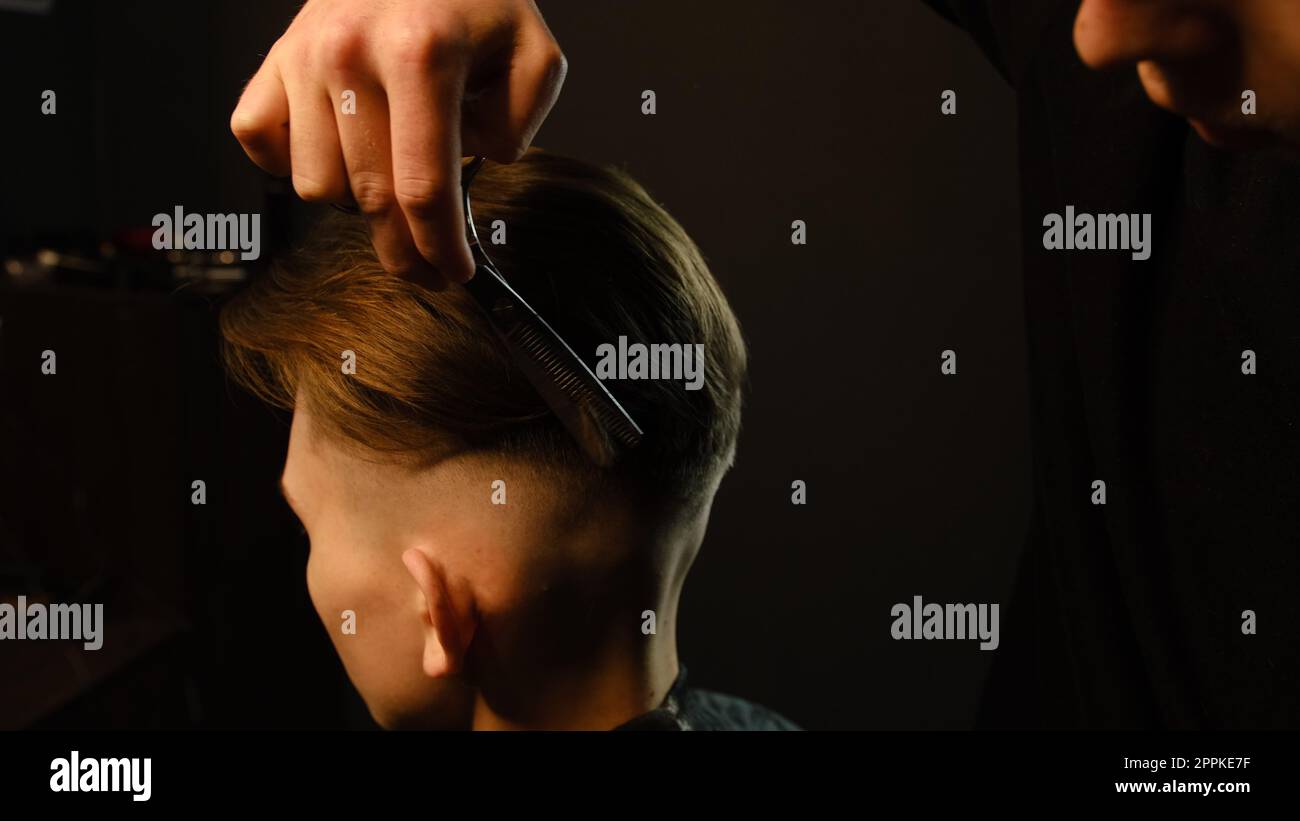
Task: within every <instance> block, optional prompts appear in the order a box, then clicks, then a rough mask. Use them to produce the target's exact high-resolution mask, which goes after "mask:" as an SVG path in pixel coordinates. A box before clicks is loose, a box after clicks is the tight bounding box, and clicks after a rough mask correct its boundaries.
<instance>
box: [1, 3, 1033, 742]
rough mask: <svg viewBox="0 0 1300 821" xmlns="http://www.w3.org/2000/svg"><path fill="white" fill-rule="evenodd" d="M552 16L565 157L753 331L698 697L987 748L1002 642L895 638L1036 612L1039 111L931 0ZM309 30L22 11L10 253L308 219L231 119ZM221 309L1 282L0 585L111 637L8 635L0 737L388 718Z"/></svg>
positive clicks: (557, 143) (694, 590) (174, 13)
mask: <svg viewBox="0 0 1300 821" xmlns="http://www.w3.org/2000/svg"><path fill="white" fill-rule="evenodd" d="M539 5H540V6H541V8H542V11H543V13H544V15H545V17H546V19H547V21H548V23H549V25H550V26H551V28H552V30H553V31H554V33H555V35H556V38H557V39H558V41H559V42H560V44H561V46H562V48H563V49H564V51H565V53H566V55H567V57H568V59H569V63H570V72H569V76H568V79H567V81H566V84H565V87H564V91H563V93H562V95H561V97H560V100H559V102H558V103H557V105H556V107H555V109H554V110H553V112H552V114H551V116H550V118H549V119H548V120H547V122H546V124H545V126H543V128H542V130H541V132H540V134H539V135H538V137H537V140H536V144H538V145H541V146H543V147H546V148H548V149H551V150H555V151H561V152H564V153H568V154H572V155H575V156H579V157H582V158H585V159H588V160H593V161H603V162H608V163H614V164H617V165H619V166H622V167H624V168H626V169H627V170H628V171H630V172H631V173H632V174H633V176H635V177H636V178H637V179H639V180H640V181H641V182H642V183H643V184H644V185H645V186H646V187H647V188H648V189H649V190H650V191H651V193H652V194H653V195H655V197H656V198H657V199H659V200H660V201H661V202H663V203H664V204H665V206H666V207H667V208H668V210H669V211H670V212H672V213H673V214H674V215H675V216H676V217H677V218H678V220H680V221H681V223H682V224H683V225H684V226H685V227H686V229H687V230H688V231H689V232H690V233H691V235H692V236H693V237H694V238H695V240H696V241H697V242H698V243H699V245H700V247H701V248H702V249H703V250H704V253H705V255H706V257H707V258H708V260H709V262H710V265H711V267H712V269H713V271H714V273H715V274H716V276H717V277H718V279H719V280H720V281H721V282H722V285H723V287H724V289H725V291H726V292H727V294H728V296H729V298H730V299H731V302H732V305H733V306H734V308H735V310H736V312H737V314H738V316H739V317H740V321H741V324H742V326H743V328H744V331H745V334H746V336H747V338H748V340H749V344H750V346H751V368H752V371H751V381H752V390H751V393H750V396H749V399H748V406H747V410H746V414H745V429H744V432H743V434H742V439H741V443H740V454H739V459H738V462H737V466H736V469H735V470H734V471H733V473H732V474H731V475H730V477H729V478H728V479H727V480H726V481H725V482H724V483H723V486H722V489H721V491H720V493H719V496H718V499H717V502H716V504H715V506H714V514H713V521H712V524H711V528H710V532H709V536H708V538H707V540H706V542H705V547H704V550H703V551H702V553H701V555H700V558H699V560H698V562H697V564H696V567H695V570H694V572H693V573H692V575H691V578H690V580H689V581H688V583H687V586H686V590H685V593H684V600H683V604H682V610H681V614H680V615H681V629H680V633H679V646H680V651H681V657H682V660H683V661H684V662H685V663H686V664H687V665H688V667H689V668H690V670H691V677H692V679H693V680H694V682H695V683H696V684H699V685H702V686H706V687H710V688H713V689H721V690H725V691H729V692H733V693H736V694H738V695H742V696H746V697H749V698H752V699H755V700H757V701H759V702H762V703H765V704H767V705H769V706H771V707H773V708H775V709H777V710H778V711H780V712H782V713H784V714H785V715H787V716H788V717H790V718H791V719H793V720H794V721H796V722H797V723H799V724H801V725H803V726H805V727H808V728H831V729H839V728H881V729H893V728H962V727H969V726H971V724H972V722H973V719H974V714H975V707H976V703H977V701H978V699H979V696H980V692H981V689H982V685H983V680H984V677H985V674H986V672H987V667H988V662H989V661H990V660H991V657H992V654H991V653H986V652H981V651H980V650H979V649H978V647H977V642H903V641H893V640H892V639H891V638H890V634H889V627H890V624H891V621H892V619H891V617H890V615H889V611H890V607H891V606H892V605H893V604H895V603H897V602H909V603H910V601H911V598H912V596H914V595H921V596H923V597H924V598H925V599H926V600H927V601H937V602H959V601H960V602H1001V603H1003V604H1004V609H1005V602H1006V599H1007V597H1008V594H1009V589H1010V584H1011V578H1012V573H1013V571H1014V568H1015V565H1016V562H1017V560H1018V558H1019V555H1020V552H1021V547H1022V540H1023V537H1024V531H1025V523H1026V519H1027V511H1028V501H1029V498H1028V487H1029V485H1028V442H1027V435H1026V407H1025V405H1026V395H1025V366H1024V358H1025V351H1024V340H1023V333H1024V328H1023V317H1022V306H1021V296H1020V281H1021V277H1020V270H1019V250H1018V240H1017V227H1016V226H1017V222H1016V220H1017V197H1016V190H1017V188H1016V176H1015V175H1016V170H1015V158H1016V144H1015V131H1014V125H1015V123H1014V116H1015V111H1014V97H1013V95H1012V93H1011V92H1010V90H1009V89H1007V88H1006V87H1005V86H1004V85H1003V84H1002V83H1001V81H1000V80H999V79H998V77H997V76H996V75H995V73H994V72H993V70H992V69H991V68H990V67H988V66H987V65H986V64H985V63H984V62H983V61H982V59H981V57H980V55H979V53H978V51H977V50H976V48H975V47H974V46H973V45H972V44H971V43H969V42H968V41H967V40H966V39H965V37H964V36H963V35H962V34H960V33H959V32H957V31H955V30H952V29H950V28H949V27H947V26H946V25H945V24H944V23H943V22H942V21H941V20H939V19H938V18H937V17H935V16H934V15H933V14H932V13H930V12H929V11H928V10H927V9H925V8H924V7H923V6H921V5H920V3H919V2H910V0H895V2H889V3H870V4H866V3H861V2H858V1H857V0H816V1H815V2H810V3H799V4H790V3H785V2H777V0H756V1H752V2H744V3H741V2H714V3H701V2H698V1H697V0H694V1H693V0H635V1H633V0H622V2H619V3H617V4H615V3H604V2H595V0H570V1H569V2H560V1H559V0H553V1H552V2H542V3H540V4H539ZM296 7H297V4H296V3H293V2H288V0H274V1H271V0H246V1H245V2H215V0H189V1H188V2H184V3H178V2H174V0H156V1H155V2H143V0H141V1H138V2H112V3H108V2H93V3H92V2H56V3H55V11H54V14H53V16H51V17H34V16H30V15H23V14H16V13H13V12H3V11H0V61H2V63H0V66H2V67H3V71H2V74H0V93H2V96H0V111H3V112H4V124H3V127H2V128H0V141H3V142H2V143H0V146H2V148H3V151H2V152H0V157H3V158H4V166H3V168H4V170H3V176H2V178H3V185H0V208H2V210H0V251H3V252H4V254H5V255H6V256H22V255H28V254H30V253H31V252H32V251H34V250H36V249H38V248H41V247H55V248H64V247H74V246H81V247H93V246H94V245H95V243H97V242H98V241H100V240H103V239H106V238H110V237H113V236H114V235H119V234H120V232H121V231H122V229H124V228H130V227H132V226H148V224H149V220H150V217H151V216H152V215H153V214H155V213H158V212H160V211H169V210H170V209H171V208H172V207H173V206H175V205H176V204H182V205H184V207H185V209H186V211H187V212H208V211H214V212H216V211H219V212H231V211H236V212H250V211H256V212H263V213H265V214H267V215H268V216H267V218H268V219H272V222H273V224H275V225H277V226H279V227H280V228H285V227H286V226H287V225H288V224H289V222H290V218H289V217H287V216H285V215H283V214H281V213H280V212H281V210H283V206H284V203H285V202H287V201H288V200H289V199H291V198H290V197H288V196H287V195H286V192H285V187H284V186H283V184H279V183H275V182H273V181H270V180H268V178H266V177H265V176H264V175H263V174H262V173H261V172H260V171H258V170H257V169H256V168H255V167H254V166H253V165H252V164H251V163H250V162H249V161H248V160H247V159H246V158H245V157H244V155H243V152H242V151H241V149H240V148H239V146H238V144H237V143H236V142H235V140H234V139H233V137H231V135H230V133H229V130H228V126H227V123H228V118H229V115H230V111H231V110H232V108H233V106H234V104H235V102H236V100H237V98H238V95H239V92H240V90H241V89H242V85H243V83H244V82H245V81H246V79H247V78H248V77H249V76H251V74H252V73H253V72H254V71H255V70H256V68H257V66H258V65H259V64H260V60H261V55H262V54H263V53H265V51H266V50H267V49H268V48H269V47H270V45H271V43H272V42H274V40H275V38H276V37H277V36H278V35H279V33H280V32H281V31H282V30H283V28H284V27H285V25H287V23H288V21H289V19H290V18H291V16H292V14H293V11H294V9H295V8H296ZM46 88H50V89H54V90H55V91H56V92H57V93H58V114H57V115H55V116H42V115H41V114H40V102H41V97H40V95H41V91H42V90H43V89H46ZM947 88H951V89H954V90H956V91H957V93H958V114H957V115H956V116H952V117H944V116H941V115H940V113H939V103H940V99H939V97H940V93H941V92H942V90H944V89H947ZM644 89H653V90H654V91H655V92H656V94H657V96H658V113H657V114H656V115H654V116H644V115H642V114H641V113H640V104H641V92H642V91H643V90H644ZM290 216H292V219H293V220H294V221H296V219H297V217H296V210H295V214H294V215H290ZM273 218H274V219H273ZM795 219H802V220H805V221H806V222H807V224H808V226H809V229H808V237H809V242H808V244H807V245H806V246H793V245H792V244H791V243H790V223H791V221H792V220H795ZM266 244H268V239H267V238H266V236H265V227H264V246H265V245H266ZM216 304H217V301H216V300H215V299H214V298H213V297H210V296H207V295H204V294H202V293H198V292H195V291H194V290H193V289H180V290H176V289H169V288H166V287H146V286H144V285H141V284H140V283H139V282H138V281H137V280H131V281H127V280H125V279H123V277H121V276H120V275H119V276H118V277H117V278H116V279H115V280H113V281H112V282H109V283H106V282H104V281H103V280H102V278H100V279H96V278H95V277H90V278H88V279H87V280H86V281H83V282H78V281H76V278H75V277H71V278H70V277H66V276H64V277H60V278H56V279H54V280H51V281H44V282H38V283H35V284H32V283H26V282H18V281H16V280H14V279H13V278H6V277H5V276H4V275H3V273H0V322H2V323H3V324H0V409H2V410H0V412H2V413H3V417H0V418H2V419H3V428H0V480H2V481H3V485H0V492H2V494H3V495H2V496H0V562H3V565H2V566H0V596H2V597H3V598H5V599H7V600H12V598H13V597H14V596H16V595H17V594H19V593H24V594H27V595H29V596H32V595H33V594H34V592H35V591H38V590H44V591H46V592H47V593H49V595H50V596H51V598H53V599H54V600H58V601H104V602H106V611H107V612H108V613H109V616H110V622H109V625H108V627H107V631H108V633H107V634H108V635H109V636H110V637H111V640H110V641H109V642H108V643H106V645H105V649H104V650H102V651H100V652H99V653H84V652H81V651H80V650H77V651H75V652H74V651H69V650H68V649H66V646H63V645H60V646H57V647H56V646H55V643H48V644H45V643H38V642H24V643H22V644H23V645H25V646H19V643H18V642H6V643H4V644H3V645H0V654H2V655H3V658H0V670H3V676H0V726H42V727H121V726H130V727H172V726H200V727H338V726H367V725H368V719H367V718H366V716H365V711H364V707H362V706H361V705H360V702H359V699H358V698H357V697H356V695H355V693H354V692H353V691H352V689H351V687H350V685H349V684H348V682H347V680H346V677H345V676H344V674H343V671H342V667H341V664H340V663H339V662H338V661H337V659H336V657H335V656H334V653H333V650H332V648H331V647H330V645H329V642H328V640H327V638H326V635H325V632H324V630H323V629H322V628H321V626H320V625H319V623H318V621H317V620H316V616H315V613H314V611H312V609H311V607H310V604H309V602H308V599H307V595H306V588H305V582H304V574H303V571H304V563H305V559H306V545H305V543H304V542H303V540H302V538H301V537H300V535H299V534H298V532H297V529H296V527H295V526H294V525H293V524H292V523H291V520H290V517H289V514H288V512H287V510H286V509H285V508H284V506H283V503H282V502H280V501H279V499H278V498H277V496H276V494H275V490H274V482H275V480H276V478H277V477H278V474H279V469H280V466H281V461H282V459H283V455H284V448H285V443H286V437H287V420H285V419H284V418H283V417H277V416H276V415H275V414H273V413H271V412H270V411H268V410H266V409H264V408H262V407H260V406H259V405H258V404H257V403H256V402H255V401H254V400H252V399H251V398H249V397H247V396H244V395H242V394H239V393H237V392H236V391H235V390H234V389H233V388H231V387H228V386H227V385H225V384H224V382H223V380H222V378H221V375H220V371H219V368H218V365H217V360H216V349H215V336H214V332H213V315H214V309H215V306H216ZM46 348H51V349H54V350H56V351H57V353H58V365H59V371H58V375H57V377H43V376H42V375H41V374H40V353H41V351H42V350H44V349H46ZM947 348H952V349H955V350H956V351H957V355H958V365H959V374H958V375H957V376H948V377H944V376H942V375H941V374H940V371H939V355H940V352H941V351H943V350H944V349H947ZM194 479H204V480H205V481H206V482H207V504H206V505H205V506H201V507H200V506H193V505H191V504H190V503H189V497H190V493H191V490H190V482H191V481H192V480H194ZM795 479H802V480H804V481H805V482H807V485H808V504H807V505H806V506H802V507H800V506H794V505H792V504H791V503H790V485H791V482H792V481H793V480H795ZM113 614H119V615H117V616H114V615H113ZM1004 615H1005V614H1004ZM114 619H117V621H114ZM38 645H44V646H38ZM67 646H71V645H67ZM77 646H78V647H79V645H77ZM50 648H53V649H50Z"/></svg>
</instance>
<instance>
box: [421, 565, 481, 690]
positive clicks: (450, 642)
mask: <svg viewBox="0 0 1300 821" xmlns="http://www.w3.org/2000/svg"><path fill="white" fill-rule="evenodd" d="M402 563H403V564H405V565H406V569H407V570H408V571H410V573H411V578H413V579H415V583H416V585H417V586H418V587H419V588H420V595H421V599H422V604H423V606H424V672H425V675H427V676H429V677H430V678H443V677H445V676H450V675H454V674H456V673H459V672H460V671H461V670H462V668H463V667H464V664H465V653H466V651H467V650H468V649H469V643H470V640H471V639H473V638H474V629H475V627H476V626H477V623H478V616H477V614H476V612H475V609H474V603H473V601H472V600H471V599H470V597H469V596H468V595H462V596H461V597H460V598H457V597H456V596H454V595H453V593H452V589H451V588H452V586H451V583H450V580H449V579H448V578H447V575H446V571H445V569H444V568H443V566H442V564H441V563H440V562H438V561H437V560H436V559H434V558H433V555H432V553H431V552H429V551H428V550H427V549H426V548H420V547H412V548H411V549H409V550H407V551H406V552H405V553H403V554H402ZM466 592H467V591H466Z"/></svg>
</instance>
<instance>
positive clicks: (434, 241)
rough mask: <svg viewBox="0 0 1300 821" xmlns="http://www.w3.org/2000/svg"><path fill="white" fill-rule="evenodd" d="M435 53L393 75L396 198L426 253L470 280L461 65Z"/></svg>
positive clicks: (449, 273)
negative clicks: (463, 198) (463, 191)
mask: <svg viewBox="0 0 1300 821" xmlns="http://www.w3.org/2000/svg"><path fill="white" fill-rule="evenodd" d="M455 59H456V58H455V57H454V56H452V57H451V58H450V59H448V60H447V61H444V60H443V58H441V57H439V56H437V55H434V54H431V55H427V56H425V57H422V58H421V60H422V61H425V60H427V62H425V63H424V67H425V69H426V70H420V64H419V63H412V64H404V65H398V66H394V67H392V69H391V70H390V71H388V72H387V75H386V76H387V78H388V79H387V85H386V87H385V90H386V91H387V97H388V108H389V118H390V123H391V132H390V136H391V140H392V148H393V156H392V170H393V194H394V197H395V199H396V201H397V205H398V206H399V207H400V208H401V211H402V214H403V216H404V217H405V219H406V226H407V229H408V230H409V232H410V236H411V238H412V240H413V242H414V243H415V247H416V249H417V250H418V251H419V253H420V256H421V257H423V258H424V259H425V260H426V261H427V262H429V263H430V264H431V265H433V267H434V268H436V269H437V270H438V272H439V273H440V274H441V275H442V276H443V277H444V278H446V279H448V280H454V281H456V282H465V281H467V280H468V279H469V278H470V277H472V276H473V274H474V262H473V258H472V257H471V256H470V250H469V243H468V242H467V240H466V237H465V213H464V206H463V203H462V202H461V188H460V158H461V133H460V125H461V123H460V114H461V95H462V93H463V91H464V72H465V68H464V66H462V65H456V64H455V63H453V62H451V61H452V60H455Z"/></svg>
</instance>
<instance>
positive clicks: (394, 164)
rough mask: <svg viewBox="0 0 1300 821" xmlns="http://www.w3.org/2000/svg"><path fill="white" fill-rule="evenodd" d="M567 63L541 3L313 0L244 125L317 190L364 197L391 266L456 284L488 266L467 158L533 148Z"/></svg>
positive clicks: (248, 146) (269, 60)
mask: <svg viewBox="0 0 1300 821" xmlns="http://www.w3.org/2000/svg"><path fill="white" fill-rule="evenodd" d="M567 68H568V65H567V62H566V61H565V58H564V55H563V54H562V53H561V51H560V47H559V45H558V44H557V43H556V42H555V38H554V37H552V36H551V32H550V30H549V29H548V28H547V27H546V23H545V21H544V20H543V19H542V16H541V13H540V12H539V11H538V9H537V6H536V5H535V4H534V3H533V2H532V0H387V2H378V1H377V0H309V2H308V3H307V4H306V5H305V6H303V8H302V10H301V11H300V12H299V13H298V16H297V17H296V18H295V19H294V21H293V23H292V24H290V26H289V28H288V30H287V31H286V32H285V33H284V35H283V36H282V37H281V38H280V39H279V40H277V41H276V43H275V45H274V46H273V47H272V48H271V51H270V53H269V54H267V56H266V59H265V60H264V61H263V63H262V67H261V68H260V69H259V70H258V72H257V74H256V75H254V76H253V79H252V80H250V81H249V83H248V87H247V88H245V89H244V94H243V96H242V97H241V98H240V100H239V105H238V106H236V107H235V111H234V114H233V115H231V118H230V128H231V131H233V132H234V134H235V136H236V137H237V138H238V139H239V142H240V143H241V144H242V145H243V146H244V150H245V151H246V152H247V153H248V156H249V157H250V158H251V159H252V160H253V162H255V163H257V164H258V165H259V166H261V167H262V168H264V169H265V170H266V171H268V172H270V173H272V174H275V175H277V176H288V175H290V174H292V176H293V186H294V189H295V190H297V192H298V195H299V196H300V197H302V198H303V199H304V200H312V201H333V202H348V201H350V200H351V201H355V203H356V205H357V207H358V208H359V209H360V210H361V211H362V212H363V213H364V214H366V216H367V218H368V220H369V223H370V229H371V238H372V240H373V241H374V244H375V251H376V252H377V254H378V256H379V260H380V262H381V263H382V264H383V266H384V267H385V268H386V269H387V270H389V271H392V272H394V273H397V274H401V275H403V276H409V277H411V278H412V279H415V280H417V281H420V282H422V283H423V284H426V285H429V286H431V287H435V288H436V287H442V285H443V284H445V282H446V281H447V280H455V281H464V280H467V279H469V277H470V276H471V275H472V274H473V269H474V266H473V262H472V260H471V257H470V253H469V246H468V245H467V244H466V241H465V218H464V215H463V213H462V205H461V201H460V159H461V157H462V156H465V155H469V154H481V155H483V156H486V157H488V158H489V159H492V160H496V161H497V162H503V163H509V162H514V161H515V160H517V159H519V157H520V156H522V155H523V153H524V151H525V150H527V148H528V146H529V145H530V144H531V142H532V139H533V136H534V135H535V134H536V133H537V129H538V128H539V127H540V126H541V124H542V121H543V120H544V119H546V115H547V114H548V113H549V112H550V110H551V106H552V105H554V103H555V99H556V97H558V96H559V93H560V86H561V85H562V84H563V82H564V75H565V72H566V70H567ZM348 91H351V92H354V94H355V114H352V113H346V112H348V111H351V110H352V109H351V107H350V106H346V105H345V100H346V98H348V97H351V96H352V95H347V94H346V92H348Z"/></svg>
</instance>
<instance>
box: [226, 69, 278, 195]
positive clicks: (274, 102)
mask: <svg viewBox="0 0 1300 821" xmlns="http://www.w3.org/2000/svg"><path fill="white" fill-rule="evenodd" d="M230 130H231V132H232V133H234V135H235V139H237V140H239V144H240V145H242V146H243V147H244V153H246V154H248V158H249V159H250V160H252V161H253V162H254V163H256V164H257V165H258V166H260V167H261V168H262V169H263V170H265V171H266V172H268V173H270V174H274V175H275V176H277V177H287V176H289V172H290V151H289V99H288V96H287V95H286V93H285V90H284V83H283V81H282V80H281V78H280V74H279V70H278V69H277V66H276V63H275V61H273V60H272V59H271V58H270V56H268V57H267V60H266V61H265V62H264V63H262V67H261V68H260V69H258V71H257V73H256V74H254V75H253V79H251V80H249V81H248V85H247V86H246V87H245V88H244V93H243V95H242V96H240V98H239V104H238V105H236V106H235V110H234V112H233V113H232V114H231V115H230Z"/></svg>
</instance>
